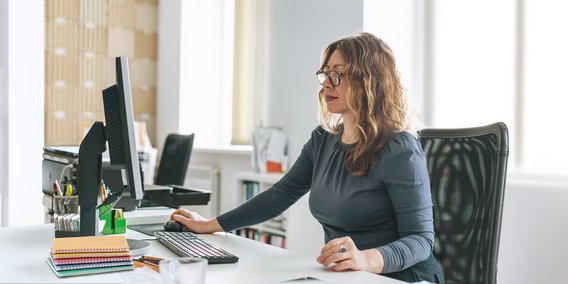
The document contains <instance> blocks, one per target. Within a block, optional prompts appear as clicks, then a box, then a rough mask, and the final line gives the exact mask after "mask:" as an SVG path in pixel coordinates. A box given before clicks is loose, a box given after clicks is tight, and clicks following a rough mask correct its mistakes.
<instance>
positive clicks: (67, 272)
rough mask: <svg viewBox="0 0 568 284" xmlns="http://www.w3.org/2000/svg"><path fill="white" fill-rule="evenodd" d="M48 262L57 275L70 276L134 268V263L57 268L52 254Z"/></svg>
mask: <svg viewBox="0 0 568 284" xmlns="http://www.w3.org/2000/svg"><path fill="white" fill-rule="evenodd" d="M47 264H48V265H49V267H50V268H51V270H53V272H54V273H55V275H57V277H70V276H80V275H89V274H98V273H109V272H117V271H127V270H133V269H134V265H133V264H129V265H120V266H108V267H93V268H82V269H72V270H57V268H56V267H55V265H54V264H53V262H52V261H51V256H48V258H47Z"/></svg>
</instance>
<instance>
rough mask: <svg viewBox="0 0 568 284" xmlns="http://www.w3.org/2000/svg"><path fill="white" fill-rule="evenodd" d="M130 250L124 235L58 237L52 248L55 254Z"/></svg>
mask: <svg viewBox="0 0 568 284" xmlns="http://www.w3.org/2000/svg"><path fill="white" fill-rule="evenodd" d="M128 251H129V249H128V242H127V241H126V237H125V236H123V235H120V236H116V235H109V236H86V237H72V238H56V239H54V240H53V246H52V248H51V252H52V253H54V254H59V253H92V252H128Z"/></svg>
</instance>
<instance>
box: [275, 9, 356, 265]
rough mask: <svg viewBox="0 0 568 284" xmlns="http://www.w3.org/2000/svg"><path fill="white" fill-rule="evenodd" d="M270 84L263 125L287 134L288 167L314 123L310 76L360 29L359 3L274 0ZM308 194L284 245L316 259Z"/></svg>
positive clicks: (295, 209)
mask: <svg viewBox="0 0 568 284" xmlns="http://www.w3.org/2000/svg"><path fill="white" fill-rule="evenodd" d="M268 19H269V22H270V23H269V29H268V30H269V34H270V38H269V43H270V44H269V52H268V55H269V58H270V59H269V60H270V65H269V66H270V67H269V74H270V76H269V82H268V86H269V87H268V95H269V96H270V100H269V102H268V107H269V110H268V117H267V124H268V125H274V126H281V127H282V128H283V129H284V131H285V132H286V133H287V134H288V137H289V140H288V156H289V157H290V162H291V163H293V162H294V161H295V160H296V158H297V157H298V155H299V154H300V151H301V150H302V146H303V145H304V143H306V142H307V140H308V139H309V137H310V134H311V131H312V130H313V129H314V128H315V127H316V126H317V125H318V120H317V94H318V91H319V88H320V85H319V83H318V82H317V80H316V77H315V72H316V71H317V70H318V69H319V67H320V56H321V53H322V51H323V49H324V48H325V47H326V46H327V45H328V44H330V43H331V42H333V41H335V40H337V39H339V38H341V37H345V36H349V35H353V34H354V33H356V32H361V31H362V30H363V1H362V0H357V1H342V0H333V1H329V0H318V1H315V0H314V1H304V0H289V1H278V0H273V1H271V2H270V5H269V17H268ZM307 199H308V195H306V196H304V197H303V198H302V199H300V201H299V202H297V203H296V204H295V205H293V206H292V208H291V210H290V220H292V221H294V222H295V223H294V224H290V226H289V230H288V232H287V240H286V242H287V246H288V247H290V248H294V249H295V250H298V251H301V252H304V253H306V254H310V255H315V256H317V255H319V251H320V249H321V247H322V246H323V244H324V241H323V231H322V228H321V225H320V224H319V223H317V222H316V221H315V219H314V218H313V216H312V215H311V213H310V211H309V208H308V202H307Z"/></svg>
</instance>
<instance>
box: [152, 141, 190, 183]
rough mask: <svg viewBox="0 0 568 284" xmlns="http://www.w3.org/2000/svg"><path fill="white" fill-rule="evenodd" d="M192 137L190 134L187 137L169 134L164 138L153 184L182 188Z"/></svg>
mask: <svg viewBox="0 0 568 284" xmlns="http://www.w3.org/2000/svg"><path fill="white" fill-rule="evenodd" d="M194 136H195V135H194V134H193V133H192V134H189V135H181V134H169V135H168V136H167V137H166V142H165V143H164V149H163V150H162V157H161V158H160V164H159V166H158V171H157V173H156V178H155V179H154V184H157V185H170V184H172V185H180V186H183V182H184V181H185V176H186V173H187V166H188V165H189V157H190V156H191V150H192V148H193V138H194Z"/></svg>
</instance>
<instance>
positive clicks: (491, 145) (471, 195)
mask: <svg viewBox="0 0 568 284" xmlns="http://www.w3.org/2000/svg"><path fill="white" fill-rule="evenodd" d="M419 136H420V141H421V143H422V147H423V149H424V154H425V156H426V163H427V166H428V171H429V174H430V187H431V190H432V201H433V204H434V209H433V211H434V229H435V232H436V241H435V243H434V255H435V256H436V258H437V259H438V261H439V262H440V264H441V266H442V268H443V270H444V275H445V277H446V283H495V282H496V280H497V257H498V252H499V238H500V234H501V219H502V212H503V196H504V190H505V176H506V173H507V157H508V154H509V134H508V131H507V127H506V126H505V124H504V123H495V124H491V125H487V126H482V127H474V128H462V129H423V130H422V131H419Z"/></svg>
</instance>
